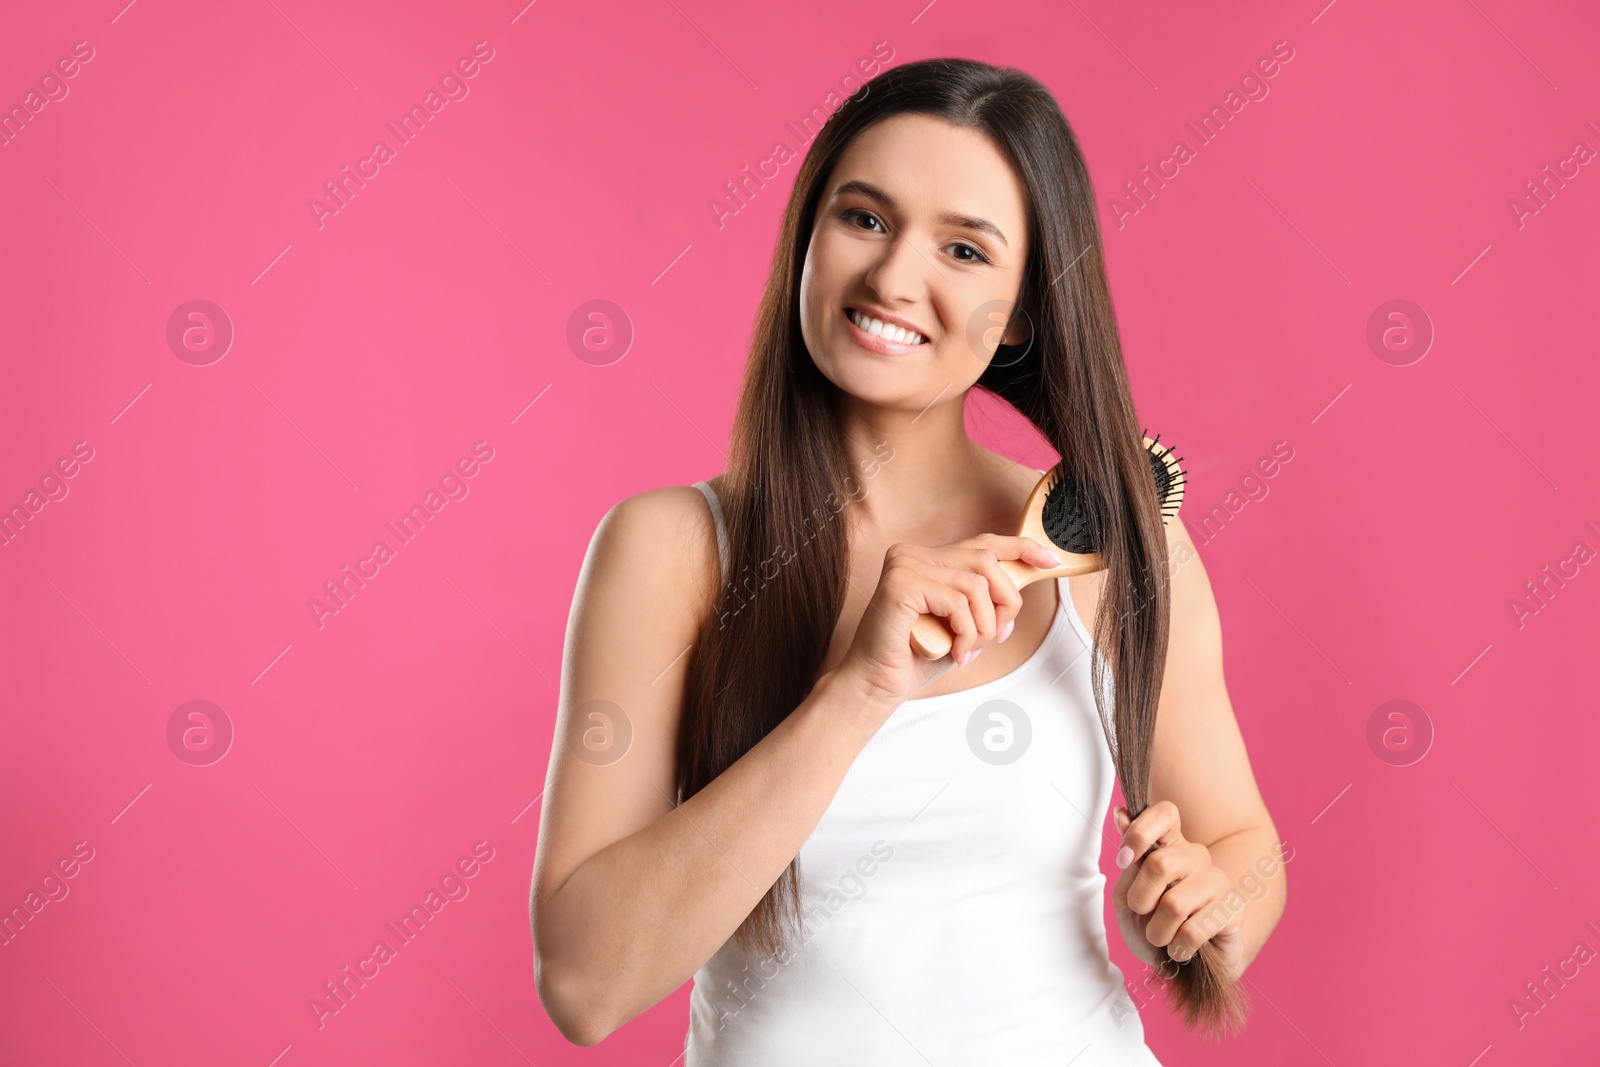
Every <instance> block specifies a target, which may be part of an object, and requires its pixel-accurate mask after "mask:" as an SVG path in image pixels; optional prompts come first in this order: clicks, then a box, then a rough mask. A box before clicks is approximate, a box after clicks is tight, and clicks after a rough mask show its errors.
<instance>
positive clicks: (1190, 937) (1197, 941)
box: [1167, 898, 1231, 963]
mask: <svg viewBox="0 0 1600 1067" xmlns="http://www.w3.org/2000/svg"><path fill="white" fill-rule="evenodd" d="M1230 917H1231V916H1230V915H1229V912H1228V906H1227V905H1226V904H1223V903H1222V902H1221V901H1219V900H1216V899H1215V898H1213V899H1212V900H1211V901H1209V902H1207V903H1206V904H1203V905H1201V906H1200V907H1199V908H1197V909H1195V911H1194V912H1193V913H1192V914H1190V916H1189V918H1188V919H1187V920H1186V921H1185V922H1184V923H1183V925H1182V926H1180V927H1178V932H1177V933H1176V934H1174V935H1173V936H1172V940H1170V941H1168V942H1167V955H1168V956H1170V957H1172V958H1173V959H1174V960H1176V961H1177V962H1179V963H1183V962H1184V961H1186V960H1189V959H1191V958H1192V957H1193V956H1194V954H1195V953H1196V952H1199V951H1200V946H1201V945H1203V944H1205V943H1206V942H1207V941H1210V940H1211V939H1212V938H1214V937H1216V936H1217V935H1218V934H1220V933H1221V932H1222V930H1223V928H1224V927H1226V926H1227V925H1228V919H1229V918H1230Z"/></svg>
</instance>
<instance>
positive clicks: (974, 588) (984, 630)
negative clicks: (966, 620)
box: [938, 567, 995, 651]
mask: <svg viewBox="0 0 1600 1067" xmlns="http://www.w3.org/2000/svg"><path fill="white" fill-rule="evenodd" d="M938 576H939V578H940V579H941V580H943V581H944V583H945V584H946V585H948V586H949V587H950V588H951V590H952V591H954V592H956V593H958V594H960V595H961V596H962V597H965V598H966V601H967V611H968V615H969V616H970V617H971V619H972V624H973V628H974V633H973V635H972V639H971V640H970V641H969V642H968V643H967V645H966V648H965V649H964V650H970V649H972V648H976V647H978V646H980V645H983V644H986V643H988V642H989V641H991V640H993V638H994V635H995V612H994V601H993V600H992V599H990V596H989V579H988V578H987V577H985V576H984V575H982V574H979V573H977V572H975V571H971V570H962V569H960V568H958V567H943V568H940V570H939V575H938ZM952 651H954V650H952Z"/></svg>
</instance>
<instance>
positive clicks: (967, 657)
mask: <svg viewBox="0 0 1600 1067" xmlns="http://www.w3.org/2000/svg"><path fill="white" fill-rule="evenodd" d="M977 654H978V650H977V649H972V650H971V651H968V652H963V653H962V654H961V655H959V656H957V657H956V666H957V667H965V666H966V665H967V664H969V663H971V662H972V657H973V656H976V655H977Z"/></svg>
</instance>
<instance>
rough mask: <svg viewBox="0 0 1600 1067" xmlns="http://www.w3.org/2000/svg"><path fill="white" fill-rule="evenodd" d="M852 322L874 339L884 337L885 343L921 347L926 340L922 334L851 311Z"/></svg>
mask: <svg viewBox="0 0 1600 1067" xmlns="http://www.w3.org/2000/svg"><path fill="white" fill-rule="evenodd" d="M850 321H851V322H853V323H855V324H856V325H857V326H859V327H861V329H863V330H865V331H866V332H867V333H870V334H871V335H872V336H874V337H882V338H883V339H884V340H885V341H894V342H896V343H897V344H902V345H920V344H921V343H922V342H923V340H924V338H923V336H922V335H921V334H920V333H916V332H914V331H912V330H908V329H906V328H905V327H904V326H891V325H890V324H889V323H887V322H882V321H880V320H878V319H875V318H873V317H872V316H871V315H864V314H862V313H861V312H859V311H857V310H855V309H854V308H852V309H850Z"/></svg>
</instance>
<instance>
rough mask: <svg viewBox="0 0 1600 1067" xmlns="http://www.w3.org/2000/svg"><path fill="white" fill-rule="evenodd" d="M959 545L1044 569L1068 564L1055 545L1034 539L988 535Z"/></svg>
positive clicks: (981, 535) (982, 535) (973, 538)
mask: <svg viewBox="0 0 1600 1067" xmlns="http://www.w3.org/2000/svg"><path fill="white" fill-rule="evenodd" d="M957 543H958V544H961V545H963V546H972V547H978V548H987V549H990V550H991V551H993V552H994V554H995V556H997V557H998V558H1000V559H1020V560H1022V561H1023V562H1024V563H1031V564H1033V565H1034V566H1035V567H1040V568H1044V569H1049V568H1051V567H1059V566H1061V564H1063V563H1065V562H1066V560H1064V559H1063V558H1062V557H1061V552H1060V550H1059V549H1057V548H1056V547H1055V546H1054V545H1051V544H1046V543H1044V542H1041V541H1038V540H1036V539H1034V538H1032V537H1008V536H1006V535H1005V534H994V533H986V534H979V535H978V536H977V537H972V538H968V539H967V540H966V541H961V542H957Z"/></svg>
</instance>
